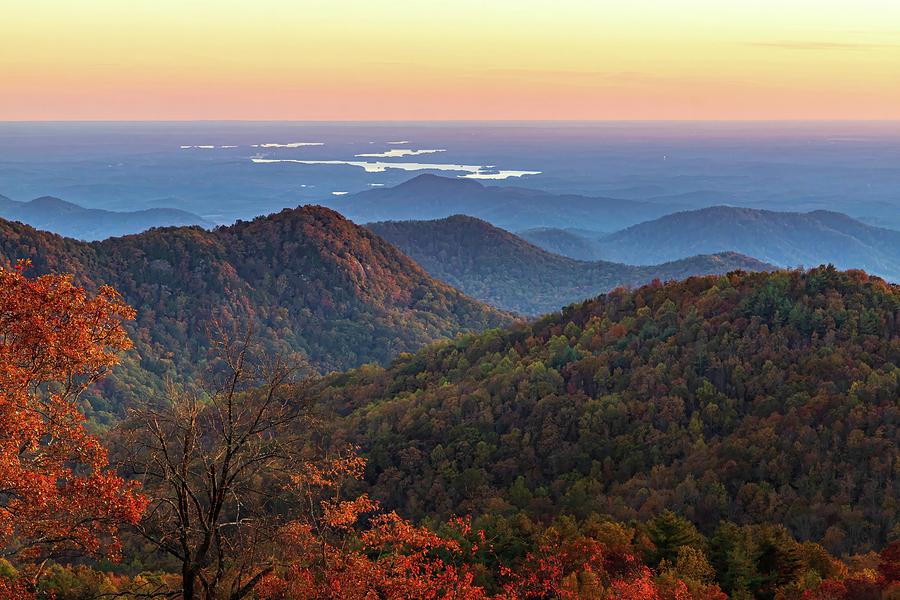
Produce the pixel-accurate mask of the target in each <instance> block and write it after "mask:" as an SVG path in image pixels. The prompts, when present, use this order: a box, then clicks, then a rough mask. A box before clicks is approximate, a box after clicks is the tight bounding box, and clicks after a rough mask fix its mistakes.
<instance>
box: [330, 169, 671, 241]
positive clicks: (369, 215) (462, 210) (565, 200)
mask: <svg viewBox="0 0 900 600" xmlns="http://www.w3.org/2000/svg"><path fill="white" fill-rule="evenodd" d="M327 205H328V206H329V207H331V208H333V209H335V210H337V211H339V212H340V213H341V214H343V215H345V216H346V217H347V218H348V219H351V220H353V221H354V222H356V223H367V222H374V221H408V220H431V219H441V218H444V217H449V216H452V215H457V214H463V215H469V216H472V217H477V218H479V219H482V220H484V221H487V222H489V223H491V224H492V225H496V226H497V227H501V228H503V229H506V230H508V231H520V230H524V229H530V228H533V227H560V228H565V227H587V228H590V229H598V230H600V231H615V230H618V229H622V228H623V227H628V226H629V225H634V224H636V223H640V222H642V221H646V220H648V219H655V218H657V217H660V216H662V215H665V214H668V213H671V212H673V211H675V210H680V209H682V208H685V205H682V204H664V203H654V202H642V201H638V200H621V199H615V198H602V197H589V196H579V195H576V194H553V193H550V192H544V191H541V190H534V189H527V188H520V187H513V186H485V185H482V184H481V183H479V182H477V181H473V180H470V179H460V178H448V177H440V176H437V175H429V174H425V175H418V176H416V177H414V178H412V179H410V180H409V181H406V182H404V183H401V184H400V185H397V186H394V187H390V188H378V189H373V190H368V191H365V192H360V193H358V194H351V195H347V196H338V197H335V198H333V199H330V200H328V201H327Z"/></svg>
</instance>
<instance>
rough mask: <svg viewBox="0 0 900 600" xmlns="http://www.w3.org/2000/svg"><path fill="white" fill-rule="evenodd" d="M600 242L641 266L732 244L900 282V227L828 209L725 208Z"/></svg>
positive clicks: (781, 260)
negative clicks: (899, 229)
mask: <svg viewBox="0 0 900 600" xmlns="http://www.w3.org/2000/svg"><path fill="white" fill-rule="evenodd" d="M660 240H663V241H664V244H661V243H660ZM597 245H598V247H599V251H600V255H601V256H602V257H603V258H604V259H606V260H620V259H622V258H623V257H629V258H630V259H631V260H633V261H634V262H637V263H639V264H648V263H654V262H658V261H659V260H660V259H675V258H680V257H684V256H687V255H692V254H697V253H708V252H716V251H719V250H725V249H729V250H735V251H737V252H741V253H743V254H749V255H751V256H756V257H757V258H759V259H760V260H764V261H767V262H772V263H775V264H777V265H779V266H781V267H792V266H799V265H806V266H813V265H817V264H821V263H832V264H834V265H836V266H838V267H839V268H842V269H850V268H858V269H863V270H865V271H867V272H869V273H872V274H875V275H879V276H882V277H886V278H888V279H891V280H894V281H900V232H898V231H895V230H892V229H887V228H882V227H874V226H872V225H868V224H866V223H863V222H861V221H858V220H856V219H853V218H852V217H849V216H848V215H846V214H844V213H840V212H834V211H826V210H816V211H812V212H807V213H796V212H779V211H771V210H762V209H755V208H742V207H734V206H726V205H717V206H712V207H708V208H702V209H698V210H691V211H682V212H676V213H673V214H670V215H665V216H662V217H660V218H658V219H655V220H653V221H648V222H645V223H640V224H637V225H633V226H631V227H628V228H626V229H623V230H621V231H618V232H615V233H612V234H610V235H608V236H606V237H603V238H601V239H600V240H599V241H598V242H597Z"/></svg>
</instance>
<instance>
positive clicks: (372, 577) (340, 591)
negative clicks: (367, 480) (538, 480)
mask: <svg viewBox="0 0 900 600" xmlns="http://www.w3.org/2000/svg"><path fill="white" fill-rule="evenodd" d="M364 468H365V460H364V459H362V458H361V457H359V456H358V455H357V454H356V453H355V452H353V451H351V452H348V453H347V454H346V455H345V456H342V457H338V458H336V459H333V460H325V461H322V462H321V463H319V464H307V465H305V466H304V468H303V469H302V472H301V473H299V474H297V475H296V476H294V478H293V485H292V488H293V491H294V492H296V493H297V494H298V495H299V497H301V498H303V499H305V503H306V506H307V507H308V510H307V513H306V514H305V515H304V516H303V517H302V518H299V519H298V520H295V521H293V522H291V523H289V524H287V525H286V526H285V527H284V528H283V529H282V531H281V540H280V548H281V567H280V568H279V569H277V570H275V571H273V572H272V573H271V574H270V575H269V576H267V577H266V579H265V580H264V581H263V582H262V584H261V585H260V587H259V589H258V590H257V593H258V594H259V597H260V598H261V599H262V600H301V599H302V600H337V599H349V600H354V599H359V600H363V599H367V598H384V599H386V600H401V599H405V598H421V599H423V600H438V599H447V600H449V599H451V598H453V599H455V600H475V599H480V598H487V597H488V595H487V594H486V593H485V592H484V590H483V589H482V588H481V587H479V586H477V585H475V584H474V583H473V579H474V577H473V574H472V572H471V570H470V568H469V567H468V566H467V564H466V560H465V558H466V557H467V556H471V553H472V552H475V551H477V549H478V545H479V544H482V543H485V542H484V540H483V537H481V538H479V537H478V536H477V535H476V536H475V539H474V540H468V538H469V537H471V536H470V534H471V533H472V532H471V527H470V525H469V522H468V521H467V520H465V519H456V520H454V521H452V522H451V523H450V524H449V527H450V529H451V530H452V531H453V533H454V534H455V535H453V536H441V535H438V534H437V533H435V532H433V531H431V530H429V529H427V528H424V527H417V526H415V525H413V524H411V523H410V522H409V521H407V520H405V519H403V518H401V517H399V516H398V515H397V514H396V513H393V512H391V513H382V512H379V510H378V509H379V507H378V502H377V501H375V500H372V499H370V498H369V497H368V496H367V495H365V494H363V495H361V496H358V497H356V498H353V499H343V498H342V489H343V487H344V483H345V482H346V480H348V479H349V480H352V479H357V478H359V477H361V476H362V473H363V470H364Z"/></svg>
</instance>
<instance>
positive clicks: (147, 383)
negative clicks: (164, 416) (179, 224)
mask: <svg viewBox="0 0 900 600" xmlns="http://www.w3.org/2000/svg"><path fill="white" fill-rule="evenodd" d="M20 258H28V259H30V260H31V261H32V265H33V266H32V269H31V273H32V274H34V275H37V274H43V273H48V272H56V273H72V274H73V275H74V277H75V280H76V282H77V283H79V284H81V285H84V286H86V287H87V288H88V289H96V288H97V287H98V286H99V285H101V284H110V285H112V286H114V287H115V288H116V289H117V290H119V292H121V294H122V295H123V296H124V298H125V300H126V302H128V303H129V304H130V305H131V306H133V307H134V308H135V309H136V310H137V320H136V321H135V322H134V323H131V324H129V325H128V328H129V333H130V335H131V337H132V339H133V340H134V342H135V348H136V352H133V353H130V354H129V355H128V356H127V357H126V360H125V361H124V366H122V367H120V368H119V370H118V372H117V374H116V376H115V377H112V378H110V379H108V380H106V381H105V382H104V389H103V390H101V392H105V397H106V398H114V399H116V400H117V401H122V400H124V399H127V398H128V397H129V395H134V394H138V395H143V396H147V395H152V394H155V393H158V392H159V391H160V389H161V387H162V382H163V381H164V380H165V379H166V378H171V379H172V380H173V381H176V382H182V381H198V380H199V379H200V378H201V376H202V375H203V373H204V369H205V362H206V359H207V354H208V351H209V349H210V345H211V342H212V339H213V338H214V337H215V336H216V335H217V334H216V332H215V331H214V330H215V328H216V327H217V325H216V323H218V324H220V326H221V327H222V328H223V329H224V330H225V331H228V332H234V331H242V330H245V329H246V328H247V327H248V326H252V327H253V329H254V331H255V334H256V335H257V336H258V337H259V338H260V339H262V340H264V341H265V342H266V343H267V344H268V345H269V347H270V350H272V351H279V352H295V351H296V352H300V353H302V354H304V355H305V356H306V357H307V359H308V360H309V362H310V363H311V365H312V366H313V367H314V368H316V369H318V370H320V371H328V370H332V369H345V368H349V367H353V366H357V365H360V364H362V363H366V362H372V361H375V362H385V361H387V360H389V359H390V358H392V357H393V356H395V355H396V354H397V353H399V352H405V351H411V350H415V349H417V348H419V347H420V346H422V345H423V344H425V343H427V342H430V341H433V340H435V339H437V338H441V337H444V336H453V335H455V334H457V333H459V332H463V331H472V330H482V329H485V328H487V327H493V326H498V325H502V324H506V323H509V322H510V321H511V317H510V316H508V315H506V314H504V313H501V312H499V311H497V310H494V309H492V308H490V307H487V306H485V305H483V304H480V303H479V302H476V301H474V300H472V299H470V298H468V297H466V296H465V295H463V294H462V293H460V292H458V291H456V290H454V289H452V288H451V287H449V286H448V285H446V284H443V283H440V282H437V281H435V280H434V279H432V278H431V277H429V276H428V275H427V274H426V273H425V272H424V271H423V270H422V269H421V268H420V267H418V266H417V265H416V264H415V263H413V262H412V261H411V260H410V259H409V258H407V257H406V256H405V255H403V254H402V253H401V252H400V251H398V250H397V249H396V248H394V247H393V246H391V245H390V244H388V243H386V242H384V241H383V240H382V239H380V238H378V237H377V236H375V235H373V234H372V233H371V232H369V231H368V230H366V229H364V228H362V227H358V226H356V225H354V224H353V223H351V222H350V221H348V220H346V219H344V218H343V217H341V216H340V215H339V214H337V213H335V212H333V211H331V210H329V209H326V208H321V207H304V208H300V209H296V210H285V211H282V212H281V213H278V214H274V215H270V216H267V217H260V218H258V219H255V220H254V221H252V222H238V223H237V224H235V225H233V226H230V227H223V228H219V229H216V230H214V231H206V230H203V229H200V228H196V227H194V228H187V227H186V228H167V229H154V230H151V231H148V232H145V233H142V234H139V235H132V236H127V237H122V238H111V239H108V240H105V241H102V242H93V243H86V242H79V241H76V240H72V239H68V238H63V237H60V236H57V235H53V234H50V233H45V232H41V231H37V230H35V229H33V228H31V227H28V226H25V225H21V224H17V223H10V222H6V221H0V261H2V263H3V264H6V265H9V264H11V263H14V262H15V261H16V260H18V259H20ZM94 402H95V407H94V408H95V410H101V411H104V410H106V411H111V410H113V409H114V407H113V406H111V405H109V404H106V405H104V404H103V403H101V402H99V401H98V400H97V399H96V398H95V399H94Z"/></svg>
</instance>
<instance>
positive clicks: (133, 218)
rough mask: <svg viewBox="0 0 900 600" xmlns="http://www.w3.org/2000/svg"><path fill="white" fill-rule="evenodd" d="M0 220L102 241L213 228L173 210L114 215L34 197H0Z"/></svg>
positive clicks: (54, 199)
mask: <svg viewBox="0 0 900 600" xmlns="http://www.w3.org/2000/svg"><path fill="white" fill-rule="evenodd" d="M0 219H6V220H8V221H20V222H22V223H25V224H26V225H31V226H32V227H34V228H35V229H41V230H44V231H52V232H53V233H58V234H59V235H63V236H66V237H71V238H75V239H79V240H102V239H105V238H108V237H113V236H122V235H128V234H130V233H140V232H141V231H146V230H147V229H150V228H151V227H177V226H183V225H199V226H201V227H212V226H213V224H212V223H211V222H209V221H206V220H205V219H203V218H202V217H199V216H197V215H195V214H193V213H189V212H186V211H183V210H178V209H176V208H150V209H147V210H138V211H133V212H115V211H111V210H100V209H92V208H84V207H83V206H79V205H77V204H73V203H71V202H66V201H65V200H60V199H59V198H53V197H50V196H44V197H41V198H36V199H34V200H31V201H30V202H15V201H13V200H10V199H9V198H6V197H5V196H0Z"/></svg>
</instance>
